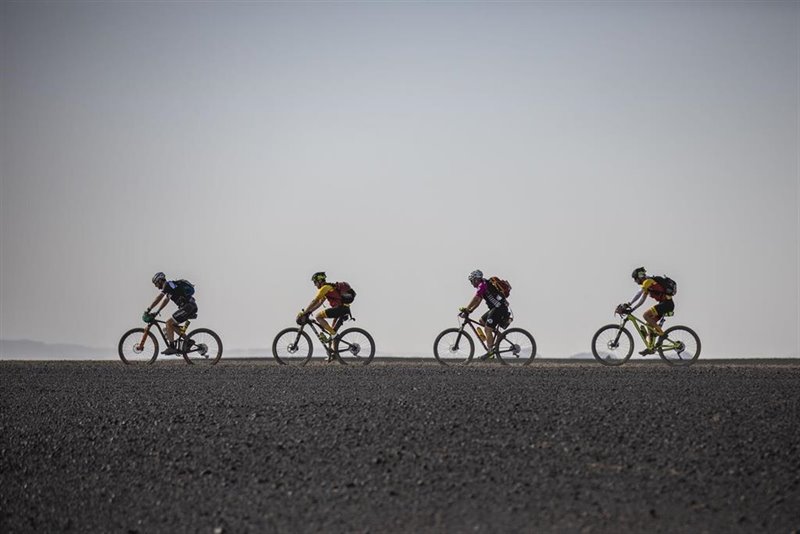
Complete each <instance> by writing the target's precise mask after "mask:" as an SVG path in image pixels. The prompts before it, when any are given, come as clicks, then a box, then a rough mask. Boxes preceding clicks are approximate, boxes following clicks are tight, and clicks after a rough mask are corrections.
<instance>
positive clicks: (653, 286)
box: [617, 267, 675, 356]
mask: <svg viewBox="0 0 800 534" xmlns="http://www.w3.org/2000/svg"><path fill="white" fill-rule="evenodd" d="M631 278H633V280H634V282H636V284H637V285H639V286H640V288H639V291H638V292H637V293H636V295H634V297H633V299H631V301H630V302H629V303H627V304H620V305H619V306H618V307H617V312H624V311H628V312H633V311H635V310H636V309H637V308H638V307H639V306H641V305H642V304H644V301H645V300H646V299H647V297H652V298H653V299H654V300H655V301H656V302H657V304H656V305H655V306H653V307H652V308H650V309H648V310H647V311H646V312H644V315H643V317H644V320H645V321H647V324H648V325H649V326H650V329H648V332H647V338H648V345H649V340H650V338H651V337H652V336H653V335H654V334H655V335H659V336H660V335H663V334H664V331H663V330H662V329H661V326H660V325H659V324H658V322H659V320H661V319H662V318H663V317H664V316H665V315H666V314H668V313H671V312H673V311H674V310H675V302H674V301H673V300H672V297H670V296H669V295H667V290H666V289H665V288H663V287H661V284H659V283H658V282H657V281H656V280H655V279H654V278H652V277H649V276H647V270H646V269H645V268H644V267H638V268H636V269H634V270H633V272H632V273H631ZM654 353H655V351H653V350H652V349H648V348H645V349H644V350H643V351H641V352H639V354H641V355H642V356H647V355H649V354H654Z"/></svg>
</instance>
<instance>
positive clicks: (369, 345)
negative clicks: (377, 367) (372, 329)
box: [333, 328, 375, 365]
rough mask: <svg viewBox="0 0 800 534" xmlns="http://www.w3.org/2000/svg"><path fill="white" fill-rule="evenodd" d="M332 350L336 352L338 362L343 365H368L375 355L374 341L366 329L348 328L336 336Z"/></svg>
mask: <svg viewBox="0 0 800 534" xmlns="http://www.w3.org/2000/svg"><path fill="white" fill-rule="evenodd" d="M333 352H334V353H336V357H337V358H338V360H339V362H341V363H343V364H345V365H347V364H361V365H368V364H369V362H371V361H372V358H374V357H375V341H373V339H372V336H371V335H369V332H367V331H366V330H363V329H361V328H348V329H347V330H345V331H343V332H342V333H341V334H339V335H337V336H336V338H335V341H334V342H333Z"/></svg>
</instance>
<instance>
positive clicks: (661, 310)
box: [653, 299, 675, 319]
mask: <svg viewBox="0 0 800 534" xmlns="http://www.w3.org/2000/svg"><path fill="white" fill-rule="evenodd" d="M653 309H654V310H655V312H656V313H657V314H658V317H659V319H660V318H661V317H664V315H666V314H667V313H669V312H671V311H675V301H674V300H671V299H670V300H663V301H661V302H659V303H658V304H656V305H655V306H653Z"/></svg>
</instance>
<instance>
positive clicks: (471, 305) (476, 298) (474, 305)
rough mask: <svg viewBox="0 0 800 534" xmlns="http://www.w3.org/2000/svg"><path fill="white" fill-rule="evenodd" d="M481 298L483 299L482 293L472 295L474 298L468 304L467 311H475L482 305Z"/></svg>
mask: <svg viewBox="0 0 800 534" xmlns="http://www.w3.org/2000/svg"><path fill="white" fill-rule="evenodd" d="M481 300H482V299H481V297H480V295H475V296H474V297H472V300H471V301H469V304H467V311H469V312H470V313H471V312H473V311H475V308H477V307H478V306H480V305H481Z"/></svg>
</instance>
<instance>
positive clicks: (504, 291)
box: [489, 276, 511, 298]
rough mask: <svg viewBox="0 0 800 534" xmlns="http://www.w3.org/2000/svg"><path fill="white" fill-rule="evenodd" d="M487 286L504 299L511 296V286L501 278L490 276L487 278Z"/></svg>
mask: <svg viewBox="0 0 800 534" xmlns="http://www.w3.org/2000/svg"><path fill="white" fill-rule="evenodd" d="M489 284H490V285H491V286H492V287H493V288H494V290H495V291H497V292H498V293H499V294H501V295H503V297H504V298H508V296H509V295H510V294H511V284H509V283H508V280H503V279H502V278H498V277H496V276H492V277H491V278H489Z"/></svg>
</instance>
